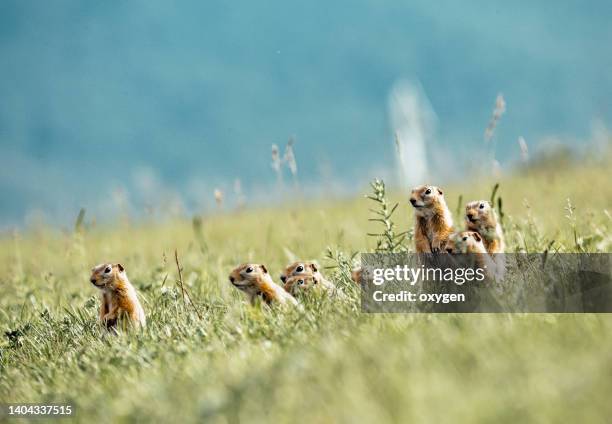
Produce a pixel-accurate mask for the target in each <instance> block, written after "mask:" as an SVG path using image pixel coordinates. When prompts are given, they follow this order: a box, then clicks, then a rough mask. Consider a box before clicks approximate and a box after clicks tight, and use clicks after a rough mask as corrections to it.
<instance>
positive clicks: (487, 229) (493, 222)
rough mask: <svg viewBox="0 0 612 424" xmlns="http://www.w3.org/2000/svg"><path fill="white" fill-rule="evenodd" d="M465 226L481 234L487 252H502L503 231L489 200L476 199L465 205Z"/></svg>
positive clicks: (503, 246) (503, 244)
mask: <svg viewBox="0 0 612 424" xmlns="http://www.w3.org/2000/svg"><path fill="white" fill-rule="evenodd" d="M465 228H466V230H467V231H476V232H478V233H479V234H480V235H481V237H482V239H483V243H484V246H485V248H486V249H487V252H489V253H504V250H505V243H504V233H503V231H502V228H501V225H499V222H498V221H497V214H496V213H495V209H493V207H492V206H491V203H490V202H487V201H486V200H477V201H473V202H469V203H468V204H467V205H466V207H465Z"/></svg>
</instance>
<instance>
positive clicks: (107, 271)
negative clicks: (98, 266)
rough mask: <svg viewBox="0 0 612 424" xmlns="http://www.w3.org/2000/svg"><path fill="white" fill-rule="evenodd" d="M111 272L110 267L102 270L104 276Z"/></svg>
mask: <svg viewBox="0 0 612 424" xmlns="http://www.w3.org/2000/svg"><path fill="white" fill-rule="evenodd" d="M111 271H112V269H111V267H110V266H107V267H106V268H105V269H104V272H105V273H106V274H108V273H110V272H111Z"/></svg>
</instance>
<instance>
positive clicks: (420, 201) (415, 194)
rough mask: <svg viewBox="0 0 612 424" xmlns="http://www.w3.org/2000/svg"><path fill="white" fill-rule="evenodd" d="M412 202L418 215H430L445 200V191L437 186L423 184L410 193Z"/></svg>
mask: <svg viewBox="0 0 612 424" xmlns="http://www.w3.org/2000/svg"><path fill="white" fill-rule="evenodd" d="M410 204H411V205H412V207H413V208H414V209H415V212H416V213H417V215H422V216H425V215H428V214H429V213H430V212H431V211H432V210H433V209H434V208H436V207H437V206H439V205H440V204H446V202H445V201H444V192H443V191H442V190H441V189H440V188H438V187H436V186H428V185H422V186H418V187H415V188H413V189H412V192H411V193H410Z"/></svg>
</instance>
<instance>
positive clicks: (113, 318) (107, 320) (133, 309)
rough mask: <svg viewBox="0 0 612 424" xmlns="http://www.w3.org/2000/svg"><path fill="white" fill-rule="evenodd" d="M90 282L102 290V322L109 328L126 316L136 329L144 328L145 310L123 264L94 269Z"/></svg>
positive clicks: (103, 265)
mask: <svg viewBox="0 0 612 424" xmlns="http://www.w3.org/2000/svg"><path fill="white" fill-rule="evenodd" d="M89 281H91V283H92V284H93V285H94V286H96V287H97V288H99V289H100V290H101V295H100V321H101V322H102V323H103V324H104V325H105V326H106V327H107V328H111V327H115V326H116V325H117V320H118V319H119V318H121V317H122V316H126V317H127V318H128V319H129V322H130V323H131V324H132V325H134V326H136V327H144V326H145V324H146V318H145V313H144V309H142V306H141V305H140V302H139V301H138V296H137V295H136V289H135V288H134V286H132V284H131V283H130V280H128V277H127V274H126V272H125V268H124V267H123V265H121V264H100V265H97V266H95V267H94V268H92V270H91V277H90V278H89Z"/></svg>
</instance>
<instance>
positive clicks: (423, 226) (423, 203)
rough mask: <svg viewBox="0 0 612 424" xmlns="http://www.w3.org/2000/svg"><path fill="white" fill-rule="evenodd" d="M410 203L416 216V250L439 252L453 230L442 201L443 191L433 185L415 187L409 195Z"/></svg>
mask: <svg viewBox="0 0 612 424" xmlns="http://www.w3.org/2000/svg"><path fill="white" fill-rule="evenodd" d="M410 203H411V204H412V207H414V215H415V218H416V223H415V226H414V241H415V246H416V252H417V253H437V252H439V251H440V250H441V249H443V248H444V246H445V245H446V241H447V240H448V237H449V236H450V234H451V233H452V232H453V218H452V216H451V213H450V211H449V210H448V207H447V206H446V202H445V201H444V193H443V192H442V190H440V189H439V188H438V187H434V186H419V187H415V188H414V189H412V193H411V195H410Z"/></svg>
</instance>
